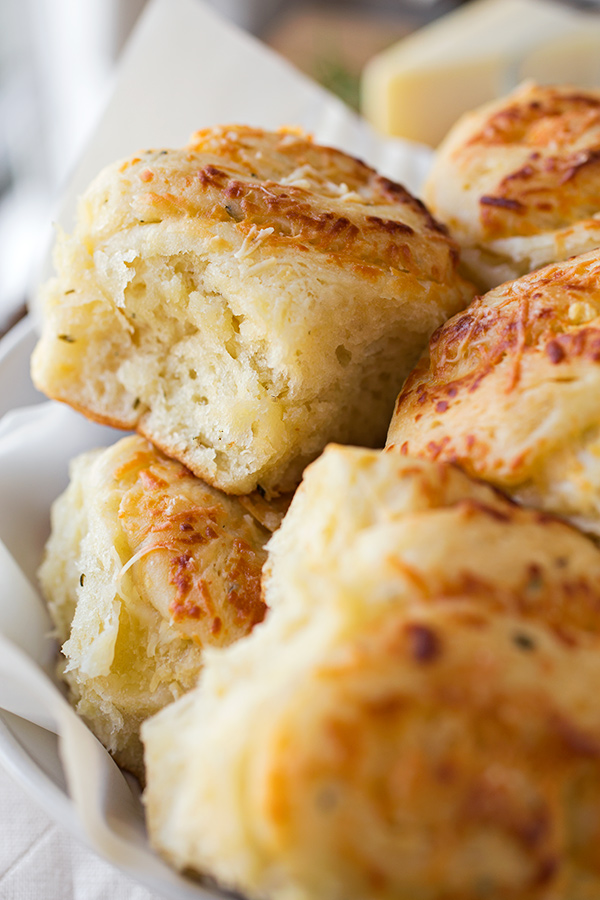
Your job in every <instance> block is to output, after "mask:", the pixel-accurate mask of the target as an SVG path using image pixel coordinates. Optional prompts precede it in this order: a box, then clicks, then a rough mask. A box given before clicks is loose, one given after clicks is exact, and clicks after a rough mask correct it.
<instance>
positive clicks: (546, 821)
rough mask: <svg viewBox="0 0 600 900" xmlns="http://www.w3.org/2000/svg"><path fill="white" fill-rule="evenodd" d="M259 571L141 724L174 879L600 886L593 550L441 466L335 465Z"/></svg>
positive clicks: (441, 893)
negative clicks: (179, 875) (195, 672)
mask: <svg viewBox="0 0 600 900" xmlns="http://www.w3.org/2000/svg"><path fill="white" fill-rule="evenodd" d="M333 498H335V501H334V499H333ZM267 571H268V578H267V579H266V583H265V586H266V594H265V598H266V599H267V602H269V603H270V604H271V603H272V606H271V608H270V611H269V615H268V617H267V618H266V620H265V622H264V623H262V624H261V625H259V626H258V627H257V628H256V629H255V630H254V631H253V633H252V634H251V635H250V636H249V637H248V638H245V639H244V640H243V641H240V642H238V643H237V644H236V645H234V646H231V647H228V648H226V649H225V650H223V651H211V652H210V654H208V656H207V660H206V666H205V668H204V670H203V673H202V675H201V678H200V681H199V684H198V687H197V688H195V689H194V690H193V691H192V692H190V693H189V694H188V695H187V696H186V697H184V698H182V700H179V701H177V702H176V703H174V704H173V705H172V706H170V707H169V708H167V709H166V710H164V711H162V712H161V713H159V714H158V715H157V716H155V717H153V718H152V719H149V720H148V721H147V722H146V723H145V724H144V726H143V730H142V736H143V741H144V745H145V753H146V764H147V769H148V781H147V787H146V792H145V795H144V796H145V803H146V807H147V820H148V825H149V833H150V838H151V841H152V843H153V844H154V846H155V847H156V848H157V849H158V850H159V851H160V852H161V853H162V854H163V855H164V856H166V857H167V859H169V860H170V861H171V862H172V863H174V864H175V865H176V866H177V867H179V868H184V869H189V868H192V869H195V870H197V871H199V872H203V873H208V874H210V875H212V876H215V877H216V878H217V879H218V881H219V882H220V883H221V884H222V885H224V886H226V887H228V888H233V889H235V890H236V891H240V892H242V893H243V894H244V895H245V896H248V897H251V898H261V900H265V898H267V900H283V898H285V900H364V898H365V897H369V898H371V900H415V898H428V900H480V898H481V896H482V893H483V892H485V894H486V896H488V897H493V898H504V897H508V896H510V897H514V898H515V900H516V898H519V900H526V898H527V900H542V898H547V897H550V896H552V897H553V898H556V900H574V898H577V900H584V898H585V897H587V896H593V894H594V891H596V892H597V891H598V890H599V889H600V865H599V862H598V855H597V852H596V847H597V841H598V838H599V837H600V775H599V773H598V768H597V766H596V757H597V755H598V753H599V752H600V710H599V708H598V704H597V703H596V699H595V695H596V692H597V690H598V687H600V653H599V650H600V624H599V620H598V615H597V608H598V603H599V601H600V593H599V589H598V585H599V584H600V551H599V550H598V548H597V547H596V546H595V545H594V543H593V542H592V541H590V540H589V539H587V538H586V537H584V536H583V535H582V534H580V533H579V532H577V531H576V530H575V529H573V528H571V527H569V526H568V525H566V524H565V523H563V522H560V521H558V520H555V519H553V518H552V517H550V516H547V515H542V514H540V513H538V512H536V511H533V510H525V509H521V508H520V507H518V506H517V505H515V504H513V503H511V502H510V501H508V500H507V499H505V498H503V497H501V496H500V495H499V494H498V493H496V492H495V491H494V490H493V489H492V488H490V487H488V486H486V485H483V484H480V483H475V482H472V481H471V480H470V479H469V478H468V477H467V476H466V475H464V474H463V473H461V472H460V471H459V470H458V469H456V468H455V467H452V466H449V465H447V464H441V463H438V464H435V463H430V462H424V461H418V460H409V459H404V458H402V457H400V456H397V455H395V454H391V453H376V452H374V451H368V450H358V449H354V448H340V447H330V448H327V449H326V451H325V452H324V454H323V455H322V456H321V457H320V458H319V459H318V460H317V461H316V462H315V463H313V465H312V466H310V467H309V468H308V469H307V471H306V474H305V479H304V481H303V484H302V485H301V487H300V489H299V492H298V493H297V494H296V496H295V498H294V500H293V501H292V505H291V507H290V511H289V513H288V515H287V516H286V518H285V519H284V522H283V524H282V526H281V529H280V530H279V531H278V532H277V533H276V534H275V535H274V536H273V538H272V540H271V543H270V545H269V562H268V564H267ZM582 885H584V886H585V890H583V889H582V890H580V887H581V886H582ZM582 891H583V892H582ZM585 891H589V893H586V892H585Z"/></svg>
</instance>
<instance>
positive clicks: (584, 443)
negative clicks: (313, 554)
mask: <svg viewBox="0 0 600 900" xmlns="http://www.w3.org/2000/svg"><path fill="white" fill-rule="evenodd" d="M599 391H600V252H599V251H594V252H592V253H589V254H585V255H583V256H580V257H575V258H573V259H571V260H569V261H568V262H566V263H559V264H556V265H552V266H548V267H546V268H544V269H541V270H539V271H538V272H535V273H532V274H531V275H529V276H526V277H524V278H521V279H519V280H518V281H515V282H512V283H508V284H505V285H502V286H501V287H499V288H496V289H495V290H493V291H490V292H489V293H488V294H486V295H485V296H483V297H479V298H476V299H475V300H474V301H473V303H472V304H471V306H469V307H468V308H467V309H466V310H465V311H464V312H463V313H459V314H458V315H457V316H455V317H454V318H452V319H451V320H450V321H449V322H447V323H446V324H445V325H444V326H443V327H442V328H440V329H439V330H438V331H437V332H436V333H435V334H434V335H433V337H432V339H431V342H430V347H429V353H428V354H426V355H424V356H423V358H422V359H421V361H420V363H419V364H418V366H417V367H416V369H415V370H414V372H413V373H412V375H411V376H410V377H409V379H408V380H407V382H406V384H405V386H404V388H403V390H402V391H401V393H400V395H399V397H398V400H397V403H396V409H395V413H394V417H393V419H392V423H391V426H390V431H389V435H388V445H393V447H394V448H395V449H396V450H398V451H399V452H401V453H403V454H407V455H409V456H412V455H417V456H420V457H427V458H430V459H439V460H451V461H455V462H458V463H460V465H461V466H463V467H464V468H465V469H466V470H467V471H468V472H470V473H471V474H472V475H475V476H478V477H480V478H484V479H486V480H489V481H491V482H493V483H494V484H496V485H497V486H499V487H502V488H504V489H505V490H508V491H510V492H512V493H513V494H515V495H516V496H517V497H518V498H520V499H523V500H525V501H527V502H530V503H533V504H535V505H537V506H540V507H543V508H545V509H549V510H552V511H553V512H556V513H559V514H562V515H566V516H568V517H570V518H571V519H572V520H573V521H575V522H576V523H577V524H579V525H581V526H583V527H584V528H587V529H589V530H591V531H595V532H597V533H600V471H599V464H600V413H599V411H598V396H599ZM390 449H391V446H390Z"/></svg>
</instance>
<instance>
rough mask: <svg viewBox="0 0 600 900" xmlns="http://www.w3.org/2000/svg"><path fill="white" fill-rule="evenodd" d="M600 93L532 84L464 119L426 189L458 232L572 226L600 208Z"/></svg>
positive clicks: (503, 233) (496, 233)
mask: <svg viewBox="0 0 600 900" xmlns="http://www.w3.org/2000/svg"><path fill="white" fill-rule="evenodd" d="M599 175H600V91H591V90H583V89H579V88H571V87H568V86H564V87H544V86H538V85H536V84H529V83H528V84H526V85H524V86H523V87H522V88H521V89H520V90H518V91H516V92H515V93H513V94H511V95H509V96H508V97H507V98H505V99H503V100H501V101H499V102H495V103H492V104H489V105H486V106H484V107H482V108H481V109H479V110H476V111H475V112H473V113H469V114H468V115H466V116H465V117H463V118H462V119H461V120H460V121H459V123H458V124H457V125H456V127H455V128H454V129H453V130H452V131H451V132H450V134H449V135H448V137H447V138H446V140H445V142H444V143H443V144H442V145H441V147H440V150H439V153H438V156H437V162H436V165H435V166H434V168H433V170H432V172H431V175H430V178H429V180H428V184H427V188H426V191H425V193H426V197H427V200H428V201H429V203H430V206H431V208H432V209H433V210H434V212H435V213H436V214H438V215H440V216H441V218H442V220H443V221H445V222H447V223H448V224H449V225H451V227H452V230H453V231H454V232H456V234H457V235H461V236H462V235H463V234H465V235H470V236H471V237H474V236H476V237H478V238H480V239H483V240H493V239H496V238H504V237H509V236H512V235H533V234H539V233H540V232H543V231H551V230H556V229H559V228H564V227H565V226H567V225H570V224H573V223H575V222H579V221H580V220H582V219H587V218H590V217H591V216H593V215H594V214H595V213H597V212H598V211H599V210H600V186H599V185H600V179H599Z"/></svg>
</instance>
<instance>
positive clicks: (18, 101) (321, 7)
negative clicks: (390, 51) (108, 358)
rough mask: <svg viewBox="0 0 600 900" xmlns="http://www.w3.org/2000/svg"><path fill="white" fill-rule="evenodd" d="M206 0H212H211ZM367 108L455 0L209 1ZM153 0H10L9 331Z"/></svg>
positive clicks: (4, 220)
mask: <svg viewBox="0 0 600 900" xmlns="http://www.w3.org/2000/svg"><path fill="white" fill-rule="evenodd" d="M205 2H206V0H205ZM208 2H209V5H211V6H213V7H215V8H216V9H217V10H218V11H219V12H220V13H222V14H223V15H224V16H225V17H227V18H229V19H231V20H233V21H234V22H236V23H237V24H238V25H239V26H240V27H242V28H244V29H247V30H248V31H250V32H252V33H253V34H255V35H257V36H258V37H260V38H261V39H262V40H264V41H265V42H267V43H269V44H271V45H272V46H273V47H275V48H276V49H277V50H278V51H279V52H280V53H282V54H283V55H284V56H287V57H288V58H289V59H290V60H291V61H292V62H294V63H295V64H296V65H297V66H299V67H300V68H301V69H303V70H304V71H305V72H307V73H308V74H309V75H311V77H313V78H315V79H317V80H318V81H320V82H322V83H323V84H325V85H326V86H327V87H328V88H330V89H331V90H333V91H335V92H336V93H338V94H339V95H340V96H342V97H343V99H344V100H346V102H348V103H350V104H351V105H353V106H355V107H356V106H358V102H359V99H358V91H359V76H360V71H361V69H362V66H363V64H364V62H365V61H366V60H367V59H368V58H369V57H371V56H372V55H373V54H375V53H377V52H378V51H379V50H381V49H382V48H383V47H385V46H387V45H389V44H391V43H393V42H394V41H396V40H398V39H399V38H400V37H401V36H403V35H404V34H406V33H408V32H409V31H412V30H414V29H415V28H418V27H419V26H420V25H422V24H424V23H425V22H427V21H429V20H431V19H432V18H433V17H434V16H437V15H440V14H441V13H442V12H444V11H446V10H448V9H450V8H452V7H453V6H456V5H457V3H453V2H451V0H437V2H436V0H406V2H402V0H400V2H398V0H363V2H359V0H338V2H335V0H330V2H313V3H309V2H289V0H287V2H286V0H208ZM145 4H146V0H0V333H2V332H3V331H5V330H6V328H7V326H8V325H10V324H11V321H12V320H13V319H14V318H15V317H16V316H18V314H20V312H21V311H22V307H23V305H24V302H25V295H26V291H27V286H28V284H29V283H30V279H31V270H32V268H33V267H35V265H36V261H37V257H38V256H39V255H40V254H41V253H42V252H43V251H44V250H45V242H46V240H47V227H48V224H47V223H48V219H49V217H50V216H51V214H52V208H53V204H54V201H55V198H56V197H57V195H58V193H59V192H60V189H61V186H62V185H63V184H64V182H65V180H66V179H67V178H68V176H69V173H70V171H71V169H72V167H73V165H74V163H75V161H76V159H77V157H78V155H79V154H80V152H81V149H82V147H83V146H84V144H85V141H86V140H87V138H88V136H89V134H90V132H91V130H92V129H93V126H94V124H95V123H96V121H97V119H98V117H99V114H100V111H101V110H102V107H103V104H104V102H105V99H106V97H107V95H108V92H109V91H110V86H111V82H112V76H113V72H114V68H115V65H116V63H117V61H118V59H119V55H120V53H121V50H122V48H123V46H124V44H125V43H126V41H127V38H128V36H129V34H130V32H131V30H132V28H133V26H134V25H135V23H136V21H137V19H138V17H139V16H140V14H141V13H142V11H143V8H144V6H145Z"/></svg>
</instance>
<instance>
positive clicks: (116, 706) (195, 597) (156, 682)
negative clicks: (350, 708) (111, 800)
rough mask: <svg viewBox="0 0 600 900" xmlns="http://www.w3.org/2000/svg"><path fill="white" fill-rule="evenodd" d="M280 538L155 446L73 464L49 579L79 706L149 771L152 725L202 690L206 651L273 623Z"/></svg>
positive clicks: (113, 747) (118, 447) (116, 450)
mask: <svg viewBox="0 0 600 900" xmlns="http://www.w3.org/2000/svg"><path fill="white" fill-rule="evenodd" d="M269 535H270V532H269V531H267V530H266V529H264V528H263V527H262V526H261V525H259V524H258V522H257V521H256V520H255V519H254V518H253V517H252V516H251V515H250V514H249V513H248V512H247V511H246V509H245V508H244V507H243V506H242V504H241V503H240V502H239V500H238V499H237V498H236V497H228V496H226V495H225V494H223V493H221V492H220V491H217V490H215V489H214V488H212V487H209V486H208V485H206V484H204V483H203V482H202V481H200V480H199V479H197V478H196V477H195V476H193V475H192V474H191V473H190V472H189V471H188V470H187V469H186V468H185V467H184V466H182V465H181V464H180V463H178V462H175V461H173V460H169V459H166V458H165V457H164V456H163V454H162V453H160V452H159V451H157V450H156V449H155V448H154V447H152V446H151V445H150V444H149V443H148V441H146V440H145V439H144V438H141V437H138V436H134V437H127V438H123V439H122V440H121V441H119V442H117V443H116V444H115V445H114V446H112V447H109V448H108V449H104V450H97V451H91V452H88V453H85V454H83V455H82V456H80V457H78V458H77V459H76V460H74V461H73V463H72V465H71V481H70V484H69V486H68V488H67V490H66V491H65V492H64V493H63V494H62V495H61V497H60V498H59V499H58V500H57V501H56V502H55V504H54V506H53V509H52V533H51V536H50V539H49V541H48V543H47V546H46V552H45V558H44V561H43V564H42V566H41V569H40V573H39V577H40V582H41V585H42V589H43V592H44V595H45V597H46V598H47V601H48V605H49V609H50V613H51V617H52V619H53V621H54V623H55V627H56V633H57V637H58V639H59V640H60V642H61V643H62V645H63V646H62V652H63V657H64V658H63V660H62V662H61V664H60V671H61V675H62V677H64V679H65V680H66V682H67V684H68V686H69V691H70V695H71V700H72V702H73V704H74V705H75V707H76V709H77V711H78V712H79V713H80V714H81V715H82V716H83V718H84V719H85V720H86V721H87V723H88V724H89V726H90V727H91V729H92V731H94V733H95V734H96V735H97V737H98V738H99V739H100V740H101V741H102V743H103V744H104V745H105V746H106V747H107V748H108V749H109V750H110V751H111V753H112V754H113V755H114V757H115V759H116V760H117V762H118V763H119V764H120V765H122V766H123V767H125V768H127V769H129V770H130V771H132V772H134V773H135V774H136V775H138V777H143V759H142V747H141V744H140V740H139V728H140V724H141V722H142V721H143V720H144V719H145V718H147V717H148V716H150V715H153V714H154V713H156V712H157V711H158V710H159V709H161V708H162V707H163V706H165V705H166V704H167V703H170V702H171V701H172V700H174V699H175V698H176V697H179V696H181V694H183V693H184V692H185V691H187V690H189V689H190V688H191V687H193V686H194V685H195V683H196V679H197V676H198V672H199V671H200V668H201V665H202V654H203V650H204V648H205V647H207V646H213V647H214V646H217V647H218V646H225V645H227V644H229V643H231V642H232V641H235V640H237V639H238V638H240V637H242V636H244V635H246V634H248V632H249V631H251V629H252V628H253V626H254V625H255V624H256V623H257V622H259V621H261V620H262V618H263V616H264V614H265V610H266V607H265V605H264V603H263V601H262V599H261V591H260V579H261V570H262V566H263V563H264V560H265V556H266V551H265V550H264V545H265V543H266V541H267V539H268V537H269Z"/></svg>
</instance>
